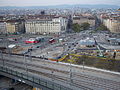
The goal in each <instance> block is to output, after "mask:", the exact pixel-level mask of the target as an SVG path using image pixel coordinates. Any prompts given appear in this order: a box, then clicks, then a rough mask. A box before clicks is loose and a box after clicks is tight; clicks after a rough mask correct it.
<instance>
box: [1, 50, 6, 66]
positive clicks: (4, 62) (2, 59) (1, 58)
mask: <svg viewBox="0 0 120 90" xmlns="http://www.w3.org/2000/svg"><path fill="white" fill-rule="evenodd" d="M0 53H1V59H2V60H3V66H4V65H5V62H4V59H3V53H2V50H0Z"/></svg>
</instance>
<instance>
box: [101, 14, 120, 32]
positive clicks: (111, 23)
mask: <svg viewBox="0 0 120 90" xmlns="http://www.w3.org/2000/svg"><path fill="white" fill-rule="evenodd" d="M101 20H102V23H103V24H104V25H105V26H106V27H107V28H108V29H109V30H110V32H113V33H120V17H119V16H118V15H114V16H113V15H112V16H106V17H105V16H104V17H102V19H101Z"/></svg>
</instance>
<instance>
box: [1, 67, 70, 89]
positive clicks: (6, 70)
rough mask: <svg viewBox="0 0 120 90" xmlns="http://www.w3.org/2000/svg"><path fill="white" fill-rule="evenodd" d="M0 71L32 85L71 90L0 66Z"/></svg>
mask: <svg viewBox="0 0 120 90" xmlns="http://www.w3.org/2000/svg"><path fill="white" fill-rule="evenodd" d="M0 71H2V72H5V73H8V74H10V75H13V76H16V77H19V78H21V79H24V80H28V81H30V82H32V83H35V84H38V85H42V86H44V87H46V88H49V89H52V90H72V89H70V88H68V87H65V86H62V85H59V84H56V83H53V82H51V81H48V80H45V79H42V78H36V77H33V76H30V75H28V74H24V73H20V72H18V71H15V70H12V69H9V68H7V67H2V66H0Z"/></svg>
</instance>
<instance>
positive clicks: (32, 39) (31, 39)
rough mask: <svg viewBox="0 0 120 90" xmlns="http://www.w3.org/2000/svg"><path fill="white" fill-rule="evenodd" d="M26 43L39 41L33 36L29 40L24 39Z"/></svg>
mask: <svg viewBox="0 0 120 90" xmlns="http://www.w3.org/2000/svg"><path fill="white" fill-rule="evenodd" d="M25 43H26V44H29V43H39V41H38V40H37V39H35V38H30V39H29V40H26V41H25Z"/></svg>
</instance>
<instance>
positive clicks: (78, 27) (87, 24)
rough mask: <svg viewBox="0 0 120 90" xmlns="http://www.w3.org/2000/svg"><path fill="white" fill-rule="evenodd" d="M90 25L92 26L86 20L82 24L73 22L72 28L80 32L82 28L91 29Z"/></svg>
mask: <svg viewBox="0 0 120 90" xmlns="http://www.w3.org/2000/svg"><path fill="white" fill-rule="evenodd" d="M89 27H90V24H89V23H87V22H84V23H82V24H81V25H79V24H78V23H74V24H72V30H73V31H74V32H80V31H82V30H87V29H89Z"/></svg>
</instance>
